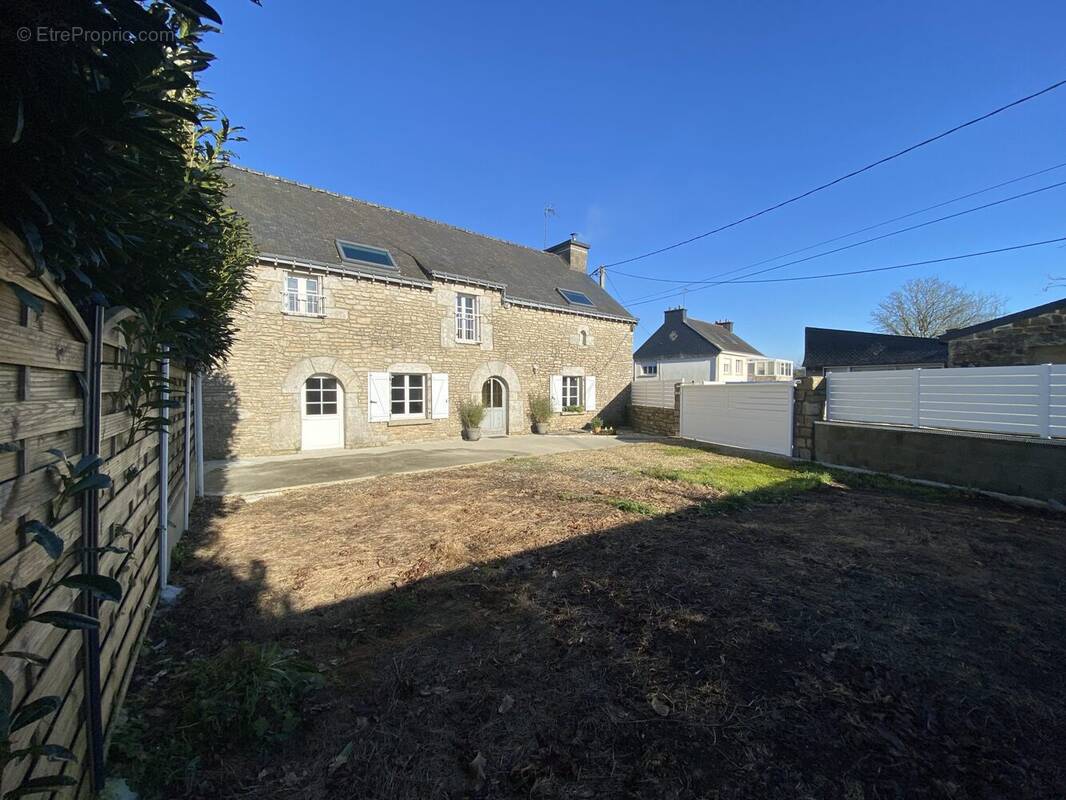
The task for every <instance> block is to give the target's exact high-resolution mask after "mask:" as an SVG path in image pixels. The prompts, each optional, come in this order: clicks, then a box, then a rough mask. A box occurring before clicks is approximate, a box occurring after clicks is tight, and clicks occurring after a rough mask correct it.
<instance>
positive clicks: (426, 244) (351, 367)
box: [204, 168, 636, 458]
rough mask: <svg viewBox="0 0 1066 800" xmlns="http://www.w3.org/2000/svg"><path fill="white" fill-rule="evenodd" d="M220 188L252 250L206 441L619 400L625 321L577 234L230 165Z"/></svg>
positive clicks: (255, 441)
mask: <svg viewBox="0 0 1066 800" xmlns="http://www.w3.org/2000/svg"><path fill="white" fill-rule="evenodd" d="M227 178H228V179H229V181H230V182H231V189H230V192H229V199H230V202H231V204H232V206H233V207H234V208H235V209H236V210H237V211H238V212H239V213H241V214H242V216H244V217H245V218H246V219H247V220H248V222H249V225H250V227H251V232H252V235H253V238H254V239H255V242H256V245H257V248H258V250H259V256H258V258H257V261H256V265H255V275H254V280H253V282H252V285H251V291H250V297H249V300H248V302H247V303H246V304H245V306H244V307H243V309H242V310H241V311H240V313H239V315H238V335H237V338H236V341H235V343H234V346H233V349H232V352H231V353H230V356H229V358H228V360H227V363H226V364H225V366H224V368H223V369H221V370H219V371H218V372H216V373H214V374H212V375H210V376H208V377H207V379H206V380H205V388H204V421H205V428H206V430H205V439H206V444H207V446H206V448H205V449H206V450H207V453H208V456H209V457H212V458H233V457H243V456H259V455H270V454H280V453H294V452H299V451H302V450H318V449H333V448H356V447H362V446H369V445H381V444H392V443H398V442H412V441H424V440H430V439H443V438H455V439H458V438H459V436H460V432H461V424H460V421H459V408H458V406H459V403H460V401H462V400H466V399H470V400H478V401H481V402H482V403H483V404H484V405H485V406H486V408H487V413H486V416H485V420H484V422H483V423H482V426H481V427H482V433H483V435H497V436H507V435H518V434H526V433H530V431H531V422H530V419H529V413H528V408H529V406H528V400H529V396H530V394H531V393H544V394H548V395H549V396H550V398H551V404H552V408H553V411H554V412H555V417H554V418H553V420H552V422H551V427H552V428H553V429H576V428H580V427H582V426H584V425H585V424H586V423H588V422H589V421H590V420H591V419H592V418H593V417H595V416H597V415H599V416H602V417H603V418H605V419H606V420H610V419H621V418H622V416H623V415H624V413H625V407H626V405H627V403H628V394H629V384H630V375H631V369H632V366H631V365H632V361H631V352H632V344H633V328H634V326H635V324H636V319H635V318H634V317H632V316H631V315H630V314H629V313H628V312H626V310H625V309H624V308H623V307H622V306H621V305H620V304H619V303H618V302H617V301H615V300H614V299H613V298H612V297H611V296H610V295H609V294H607V292H606V291H605V290H604V289H603V287H602V286H600V285H597V283H596V282H594V281H593V280H591V279H590V278H589V276H588V274H587V266H588V250H589V248H588V245H586V244H583V243H581V242H579V241H577V240H576V239H575V238H573V237H572V238H571V239H570V240H567V241H564V242H562V243H560V244H558V245H556V246H554V247H551V248H548V249H547V251H541V250H536V249H532V248H528V247H524V246H521V245H518V244H513V243H511V242H506V241H502V240H500V239H495V238H492V237H489V236H484V235H480V234H476V233H472V232H470V231H467V230H463V229H460V228H457V227H453V226H451V225H446V224H443V223H440V222H435V221H433V220H429V219H425V218H423V217H418V216H415V215H413V214H408V213H405V212H402V211H396V210H393V209H388V208H384V207H382V206H378V205H374V204H372V203H367V202H364V201H361V200H356V199H353V198H350V197H345V196H342V195H338V194H334V193H332V192H327V191H324V190H321V189H316V188H314V187H311V186H306V185H303V184H299V183H295V182H292V181H288V180H284V179H281V178H276V177H273V176H269V175H265V174H262V173H259V172H254V171H251V170H247V169H242V168H231V169H229V170H228V174H227Z"/></svg>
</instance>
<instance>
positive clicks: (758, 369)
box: [755, 361, 766, 375]
mask: <svg viewBox="0 0 1066 800" xmlns="http://www.w3.org/2000/svg"><path fill="white" fill-rule="evenodd" d="M755 374H756V375H765V374H766V362H765V361H756V362H755Z"/></svg>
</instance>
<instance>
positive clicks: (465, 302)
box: [455, 294, 481, 344]
mask: <svg viewBox="0 0 1066 800" xmlns="http://www.w3.org/2000/svg"><path fill="white" fill-rule="evenodd" d="M455 341H457V342H462V343H464V344H479V343H480V342H481V298H480V297H478V296H477V295H476V294H456V295H455Z"/></svg>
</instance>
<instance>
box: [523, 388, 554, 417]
mask: <svg viewBox="0 0 1066 800" xmlns="http://www.w3.org/2000/svg"><path fill="white" fill-rule="evenodd" d="M529 417H530V419H532V420H533V421H534V422H548V421H549V420H550V419H551V418H552V401H551V398H550V397H548V395H546V394H545V393H544V392H533V393H531V394H530V395H529Z"/></svg>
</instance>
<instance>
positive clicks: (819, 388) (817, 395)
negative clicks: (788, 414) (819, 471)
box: [792, 376, 827, 461]
mask: <svg viewBox="0 0 1066 800" xmlns="http://www.w3.org/2000/svg"><path fill="white" fill-rule="evenodd" d="M826 386H827V384H826V381H825V378H822V377H818V376H811V377H807V378H800V379H799V380H798V381H797V382H796V388H795V393H796V395H795V397H796V400H795V405H794V408H793V419H792V426H793V428H792V455H793V457H795V458H801V459H803V460H805V461H810V460H811V459H813V458H814V424H815V423H816V422H821V421H822V420H823V419H825V390H826Z"/></svg>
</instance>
